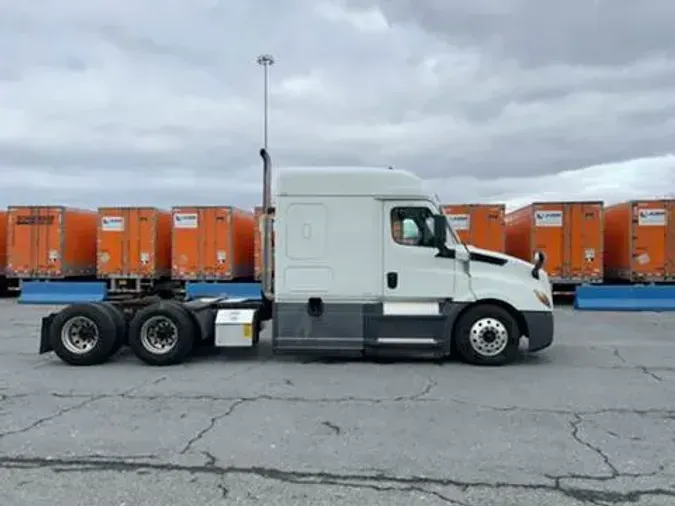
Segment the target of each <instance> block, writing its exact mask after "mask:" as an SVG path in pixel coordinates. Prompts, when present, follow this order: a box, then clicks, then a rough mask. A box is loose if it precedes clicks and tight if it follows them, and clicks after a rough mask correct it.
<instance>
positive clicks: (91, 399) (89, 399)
mask: <svg viewBox="0 0 675 506" xmlns="http://www.w3.org/2000/svg"><path fill="white" fill-rule="evenodd" d="M165 379H167V376H162V377H160V378H156V379H153V380H150V381H144V382H143V383H141V384H140V385H135V386H133V387H131V388H128V389H127V390H125V391H123V392H121V393H120V394H119V395H120V396H121V397H125V396H127V395H129V394H131V393H132V392H134V391H135V390H138V389H139V388H143V387H145V386H150V385H155V384H157V383H160V382H162V381H164V380H165ZM22 396H23V394H22ZM12 397H14V396H12V395H6V396H5V399H9V398H12ZM72 398H77V397H74V396H73V397H72ZM105 398H107V395H105V394H100V395H93V396H89V397H87V398H85V400H84V401H82V402H80V403H77V404H74V405H73V406H67V407H65V408H61V409H59V410H57V411H56V412H54V413H51V414H50V415H47V416H43V417H41V418H38V419H37V420H35V421H34V422H32V423H30V424H29V425H26V426H24V427H21V428H20V429H13V430H8V431H5V432H0V439H3V438H5V437H8V436H13V435H16V434H24V433H26V432H28V431H31V430H33V429H35V428H37V427H39V426H41V425H43V424H45V423H47V422H50V421H52V420H54V419H56V418H59V417H61V416H63V415H65V414H67V413H71V412H73V411H77V410H79V409H82V408H84V407H86V406H87V405H89V404H91V403H93V402H96V401H99V400H101V399H105ZM5 399H3V400H5Z"/></svg>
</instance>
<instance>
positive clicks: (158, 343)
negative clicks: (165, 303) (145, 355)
mask: <svg viewBox="0 0 675 506" xmlns="http://www.w3.org/2000/svg"><path fill="white" fill-rule="evenodd" d="M140 334H141V335H140V337H141V344H142V345H143V347H144V348H145V349H146V350H148V351H149V352H150V353H153V354H155V355H164V354H166V353H169V352H170V351H171V350H173V349H174V348H175V347H176V343H178V326H177V325H176V324H175V323H174V322H173V321H172V320H171V319H170V318H167V317H166V316H153V317H151V318H148V319H147V320H146V321H145V322H144V323H143V325H142V326H141V332H140Z"/></svg>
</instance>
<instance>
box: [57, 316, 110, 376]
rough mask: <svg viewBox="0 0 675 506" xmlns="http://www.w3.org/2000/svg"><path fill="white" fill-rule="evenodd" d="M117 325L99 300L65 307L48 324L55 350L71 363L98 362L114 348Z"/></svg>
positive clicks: (90, 363)
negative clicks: (96, 302) (98, 302)
mask: <svg viewBox="0 0 675 506" xmlns="http://www.w3.org/2000/svg"><path fill="white" fill-rule="evenodd" d="M118 339H119V337H118V329H117V326H116V325H115V320H114V318H113V317H112V316H111V314H110V313H109V312H108V310H106V309H105V308H104V307H102V306H101V305H99V304H74V305H72V306H68V307H66V308H65V309H62V310H61V311H60V312H59V313H58V314H57V315H56V316H55V317H54V320H53V321H52V324H51V326H50V328H49V340H50V342H51V346H52V348H53V350H54V353H56V355H57V356H58V357H59V358H60V359H61V360H63V361H64V362H66V363H67V364H70V365H97V364H102V363H103V362H105V361H106V360H108V359H109V358H110V357H111V356H112V354H113V353H114V351H115V346H116V344H117V341H118Z"/></svg>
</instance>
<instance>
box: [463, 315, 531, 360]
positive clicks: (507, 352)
mask: <svg viewBox="0 0 675 506" xmlns="http://www.w3.org/2000/svg"><path fill="white" fill-rule="evenodd" d="M453 337H454V341H455V347H456V349H457V351H458V352H459V354H460V355H461V357H462V359H464V361H466V362H468V363H470V364H475V365H502V364H506V363H509V362H513V361H514V360H515V359H516V357H517V356H518V338H519V331H518V323H517V322H516V320H515V318H513V316H511V314H510V313H509V312H508V311H506V310H505V309H503V308H501V307H499V306H495V305H492V304H482V305H479V306H476V307H473V308H469V310H468V311H467V312H466V313H464V314H463V315H462V316H461V317H460V319H459V321H458V322H457V325H456V327H455V331H454V336H453Z"/></svg>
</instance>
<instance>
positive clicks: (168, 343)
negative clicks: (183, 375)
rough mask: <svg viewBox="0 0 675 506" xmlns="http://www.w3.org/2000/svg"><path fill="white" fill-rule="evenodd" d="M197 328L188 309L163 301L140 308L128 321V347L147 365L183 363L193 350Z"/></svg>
mask: <svg viewBox="0 0 675 506" xmlns="http://www.w3.org/2000/svg"><path fill="white" fill-rule="evenodd" d="M196 334H197V329H196V326H195V324H194V321H193V319H192V318H191V316H190V314H189V313H188V310H187V309H185V308H184V307H182V306H181V305H180V304H178V303H176V302H170V301H162V302H158V303H157V304H153V305H151V306H148V307H146V308H144V309H141V310H140V311H139V312H138V313H136V315H135V316H134V317H133V319H132V320H131V323H130V324H129V346H130V347H131V349H132V350H133V352H134V354H135V355H136V356H137V357H138V358H139V359H141V360H142V361H143V362H145V363H146V364H149V365H156V366H166V365H175V364H180V363H181V362H183V361H184V360H185V359H186V358H187V357H188V356H189V355H190V352H192V350H193V348H194V342H195V340H196V338H197V335H196Z"/></svg>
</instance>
